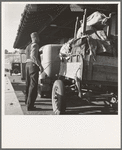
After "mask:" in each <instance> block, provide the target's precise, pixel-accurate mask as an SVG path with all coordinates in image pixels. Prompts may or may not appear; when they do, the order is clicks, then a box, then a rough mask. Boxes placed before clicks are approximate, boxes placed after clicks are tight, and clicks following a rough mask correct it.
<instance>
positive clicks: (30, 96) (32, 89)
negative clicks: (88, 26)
mask: <svg viewBox="0 0 122 150" xmlns="http://www.w3.org/2000/svg"><path fill="white" fill-rule="evenodd" d="M31 40H32V43H30V44H29V45H28V46H27V48H26V94H25V103H26V104H27V110H28V111H30V110H33V109H34V102H35V100H36V98H37V92H38V76H39V70H40V71H41V72H43V67H42V65H41V62H40V60H39V58H40V57H39V41H40V40H39V36H38V34H37V32H33V33H32V34H31Z"/></svg>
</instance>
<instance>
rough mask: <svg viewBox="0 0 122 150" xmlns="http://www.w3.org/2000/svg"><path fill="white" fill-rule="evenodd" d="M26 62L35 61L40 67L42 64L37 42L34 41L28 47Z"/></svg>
mask: <svg viewBox="0 0 122 150" xmlns="http://www.w3.org/2000/svg"><path fill="white" fill-rule="evenodd" d="M26 59H27V60H26V62H33V63H35V64H36V65H37V66H38V67H40V66H41V62H40V60H39V45H38V44H37V43H32V44H30V45H29V46H28V47H27V48H26Z"/></svg>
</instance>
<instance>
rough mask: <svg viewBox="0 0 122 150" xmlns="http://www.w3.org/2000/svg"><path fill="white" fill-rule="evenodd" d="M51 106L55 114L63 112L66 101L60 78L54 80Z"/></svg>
mask: <svg viewBox="0 0 122 150" xmlns="http://www.w3.org/2000/svg"><path fill="white" fill-rule="evenodd" d="M52 107H53V111H54V113H55V114H56V115H61V114H64V112H65V109H66V102H65V96H64V84H63V82H62V81H61V80H56V81H55V82H54V84H53V88H52Z"/></svg>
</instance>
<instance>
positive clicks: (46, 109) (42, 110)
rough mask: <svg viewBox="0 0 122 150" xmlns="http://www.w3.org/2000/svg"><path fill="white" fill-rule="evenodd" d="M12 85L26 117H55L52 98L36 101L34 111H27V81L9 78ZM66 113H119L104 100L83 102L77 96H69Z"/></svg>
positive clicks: (13, 77)
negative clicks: (106, 105) (106, 104)
mask: <svg viewBox="0 0 122 150" xmlns="http://www.w3.org/2000/svg"><path fill="white" fill-rule="evenodd" d="M8 77H9V79H10V81H11V84H12V86H13V88H14V90H15V94H16V96H17V98H18V101H19V103H20V106H21V109H22V111H23V114H24V115H55V114H54V113H53V109H52V102H51V98H50V97H45V98H40V97H39V96H38V97H37V99H36V102H35V107H36V109H34V110H33V111H27V108H26V105H25V101H24V100H25V95H24V93H25V81H22V80H21V76H20V75H12V76H9V75H8ZM66 106H67V107H66V112H65V114H64V115H106V114H107V115H108V114H109V115H111V114H112V115H113V114H115V115H117V114H118V112H117V111H114V110H113V109H112V108H110V107H105V103H104V101H103V100H102V99H99V100H98V99H97V100H96V99H94V100H92V102H88V101H86V100H81V99H79V98H78V97H77V96H68V97H67V99H66Z"/></svg>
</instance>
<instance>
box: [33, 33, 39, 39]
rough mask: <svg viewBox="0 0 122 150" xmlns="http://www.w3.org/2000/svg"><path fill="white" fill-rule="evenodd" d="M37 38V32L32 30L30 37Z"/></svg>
mask: <svg viewBox="0 0 122 150" xmlns="http://www.w3.org/2000/svg"><path fill="white" fill-rule="evenodd" d="M35 37H36V38H38V37H39V35H38V33H37V32H33V33H31V38H35Z"/></svg>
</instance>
